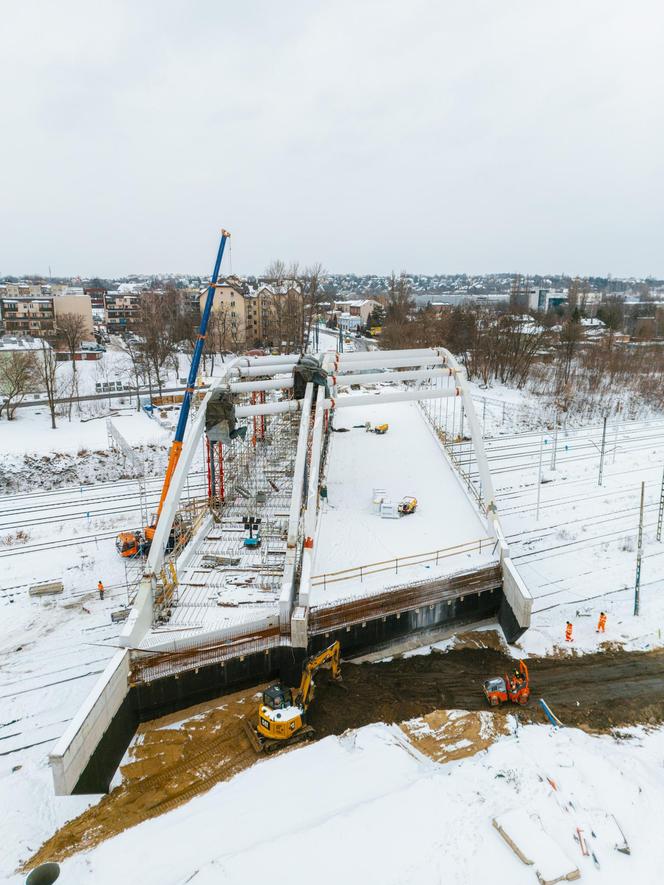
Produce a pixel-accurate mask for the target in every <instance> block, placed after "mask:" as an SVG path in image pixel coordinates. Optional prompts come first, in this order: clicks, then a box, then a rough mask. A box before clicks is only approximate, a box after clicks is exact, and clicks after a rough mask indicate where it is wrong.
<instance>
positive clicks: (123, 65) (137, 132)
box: [0, 0, 664, 276]
mask: <svg viewBox="0 0 664 885" xmlns="http://www.w3.org/2000/svg"><path fill="white" fill-rule="evenodd" d="M2 31H3V39H2V48H1V49H0V109H1V112H2V117H1V120H2V132H1V135H0V220H1V222H2V225H1V229H0V274H5V273H14V274H18V273H27V272H38V273H46V272H48V267H49V265H50V266H51V267H52V271H53V274H54V275H56V274H73V273H81V274H99V275H113V274H118V275H119V274H123V273H131V272H153V271H160V270H161V271H183V272H187V271H200V272H209V270H210V265H211V263H212V261H213V258H214V252H215V249H216V245H217V238H218V231H219V228H220V227H222V226H224V227H227V228H228V229H229V230H231V231H232V234H233V249H232V260H233V270H234V271H235V272H238V273H251V272H259V271H261V270H262V269H263V268H264V267H265V265H266V264H267V263H268V262H269V261H270V260H271V259H273V258H275V257H282V258H284V259H285V260H291V259H298V260H300V261H301V262H302V263H308V262H312V261H321V262H322V263H323V264H324V266H325V267H326V268H327V269H329V270H332V271H355V272H358V273H361V272H372V271H373V272H388V271H390V270H391V269H395V270H400V269H407V270H409V271H413V272H416V271H419V272H421V273H432V272H437V271H440V272H456V271H464V270H465V271H468V272H473V271H474V272H482V271H491V270H502V271H522V272H531V273H532V272H557V271H560V272H567V273H580V274H588V273H597V274H600V273H601V274H604V273H607V272H611V273H613V274H615V275H628V274H635V275H645V274H659V275H660V276H664V248H663V245H662V241H663V231H664V224H663V221H664V218H663V216H664V211H663V204H664V200H663V198H664V187H663V183H662V181H663V179H662V163H663V158H664V117H663V110H664V102H663V99H664V94H663V93H664V89H663V86H664V53H663V52H662V47H663V46H664V39H663V38H664V7H663V6H662V4H661V2H657V0H630V2H627V0H620V2H616V0H557V2H544V0H503V2H496V0H400V2H392V0H326V2H318V0H288V2H275V0H270V2H267V0H265V2H264V0H243V2H237V0H235V2H233V3H229V2H226V0H188V2H185V0H181V2H174V0H159V2H155V0H131V2H125V0H113V2H104V0H94V2H91V0H85V2H71V0H58V2H54V0H46V2H36V0H22V2H20V3H18V2H14V3H11V4H10V3H9V0H7V2H5V3H3V4H2Z"/></svg>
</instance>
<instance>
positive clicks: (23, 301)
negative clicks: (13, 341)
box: [0, 294, 55, 339]
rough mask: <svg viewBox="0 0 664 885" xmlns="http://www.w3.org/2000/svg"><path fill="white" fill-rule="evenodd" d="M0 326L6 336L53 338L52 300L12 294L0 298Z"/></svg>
mask: <svg viewBox="0 0 664 885" xmlns="http://www.w3.org/2000/svg"><path fill="white" fill-rule="evenodd" d="M0 325H1V326H2V331H3V332H4V333H5V334H7V335H14V336H24V337H25V336H31V337H33V338H46V339H53V338H55V310H54V308H53V298H51V297H41V296H36V295H27V296H26V295H23V296H19V295H13V294H8V295H2V296H0Z"/></svg>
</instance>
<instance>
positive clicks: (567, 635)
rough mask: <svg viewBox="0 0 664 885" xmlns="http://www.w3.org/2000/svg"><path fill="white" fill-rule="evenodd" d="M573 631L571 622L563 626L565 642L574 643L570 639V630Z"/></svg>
mask: <svg viewBox="0 0 664 885" xmlns="http://www.w3.org/2000/svg"><path fill="white" fill-rule="evenodd" d="M573 629H574V627H573V625H572V622H571V621H568V622H567V624H566V626H565V642H574V640H573V639H572V630H573Z"/></svg>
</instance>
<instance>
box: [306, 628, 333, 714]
mask: <svg viewBox="0 0 664 885" xmlns="http://www.w3.org/2000/svg"><path fill="white" fill-rule="evenodd" d="M325 664H330V669H331V671H332V678H333V679H334V680H336V681H340V680H341V646H340V644H339V642H338V641H337V642H333V643H332V645H330V646H328V648H326V649H324V650H323V651H321V652H319V653H318V654H317V655H313V656H312V657H310V658H309V660H308V661H307V662H306V664H305V665H304V669H303V670H302V680H301V682H300V687H299V688H298V690H297V694H296V703H298V704H300V705H301V706H302V708H303V710H306V709H307V707H308V706H309V704H310V703H311V701H312V699H313V689H314V674H315V673H316V672H317V671H318V670H320V668H321V667H324V666H325Z"/></svg>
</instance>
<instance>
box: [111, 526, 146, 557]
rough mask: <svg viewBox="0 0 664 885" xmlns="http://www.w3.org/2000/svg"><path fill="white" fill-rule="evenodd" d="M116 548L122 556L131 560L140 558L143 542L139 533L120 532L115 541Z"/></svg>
mask: <svg viewBox="0 0 664 885" xmlns="http://www.w3.org/2000/svg"><path fill="white" fill-rule="evenodd" d="M115 547H116V550H117V551H118V553H119V554H120V556H124V557H125V558H129V557H132V556H139V554H140V553H141V542H140V537H139V535H138V533H137V532H120V534H119V535H118V536H117V538H116V539H115Z"/></svg>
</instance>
